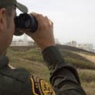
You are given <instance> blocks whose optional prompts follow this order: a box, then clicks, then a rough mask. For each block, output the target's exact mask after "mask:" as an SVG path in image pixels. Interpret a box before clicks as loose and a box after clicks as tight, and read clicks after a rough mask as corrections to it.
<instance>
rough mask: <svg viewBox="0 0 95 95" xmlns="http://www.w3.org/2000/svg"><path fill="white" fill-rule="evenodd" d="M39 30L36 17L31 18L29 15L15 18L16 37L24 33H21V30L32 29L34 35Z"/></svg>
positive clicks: (25, 14)
mask: <svg viewBox="0 0 95 95" xmlns="http://www.w3.org/2000/svg"><path fill="white" fill-rule="evenodd" d="M37 28H38V22H37V20H36V19H35V17H34V16H30V15H29V14H27V13H24V14H20V15H19V16H16V18H15V33H14V35H16V36H19V35H22V34H23V33H21V32H20V29H31V30H32V33H34V32H35V31H36V30H37Z"/></svg>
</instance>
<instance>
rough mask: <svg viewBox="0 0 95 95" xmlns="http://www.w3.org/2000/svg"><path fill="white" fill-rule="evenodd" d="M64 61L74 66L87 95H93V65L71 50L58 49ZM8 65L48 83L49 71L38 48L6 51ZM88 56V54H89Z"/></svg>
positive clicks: (94, 90)
mask: <svg viewBox="0 0 95 95" xmlns="http://www.w3.org/2000/svg"><path fill="white" fill-rule="evenodd" d="M60 52H61V53H62V55H63V56H64V58H65V60H66V61H67V62H69V63H72V64H74V66H76V68H77V70H78V73H79V76H80V79H81V82H82V86H83V88H84V90H85V91H86V94H87V95H95V63H93V62H91V61H89V60H87V59H86V58H83V57H81V56H80V55H78V54H76V53H73V52H72V51H71V50H66V49H60ZM8 56H9V59H10V63H11V64H12V65H13V66H15V67H24V68H26V69H28V70H29V71H30V72H31V74H34V75H36V76H39V77H41V78H43V79H45V80H47V81H49V71H48V69H47V67H46V66H45V62H44V61H43V58H42V56H41V51H40V50H39V49H38V48H32V49H30V50H26V51H14V50H11V49H8ZM89 56H90V54H89Z"/></svg>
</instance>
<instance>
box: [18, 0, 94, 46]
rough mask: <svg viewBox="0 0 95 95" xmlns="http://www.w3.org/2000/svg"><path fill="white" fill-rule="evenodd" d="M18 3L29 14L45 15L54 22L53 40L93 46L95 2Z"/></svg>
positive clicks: (26, 0) (41, 0)
mask: <svg viewBox="0 0 95 95" xmlns="http://www.w3.org/2000/svg"><path fill="white" fill-rule="evenodd" d="M18 1H19V2H21V3H23V4H24V5H26V6H27V7H28V9H29V12H38V13H42V14H43V15H47V16H48V17H49V18H50V19H51V20H52V21H53V22H54V35H55V38H57V39H58V40H59V42H61V43H62V44H63V43H66V42H69V41H72V40H74V41H77V42H78V43H92V44H94V46H95V0H18ZM17 12H18V11H17ZM18 13H19V12H18Z"/></svg>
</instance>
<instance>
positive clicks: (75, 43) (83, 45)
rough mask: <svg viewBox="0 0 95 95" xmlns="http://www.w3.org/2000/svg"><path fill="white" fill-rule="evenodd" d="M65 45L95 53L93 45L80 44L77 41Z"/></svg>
mask: <svg viewBox="0 0 95 95" xmlns="http://www.w3.org/2000/svg"><path fill="white" fill-rule="evenodd" d="M65 45H68V46H72V47H77V48H80V49H84V50H87V51H90V52H95V49H94V47H93V44H78V43H77V42H76V41H71V42H68V43H66V44H65Z"/></svg>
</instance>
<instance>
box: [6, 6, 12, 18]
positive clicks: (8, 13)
mask: <svg viewBox="0 0 95 95" xmlns="http://www.w3.org/2000/svg"><path fill="white" fill-rule="evenodd" d="M12 10H13V6H7V7H6V13H7V16H11V15H12Z"/></svg>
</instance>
